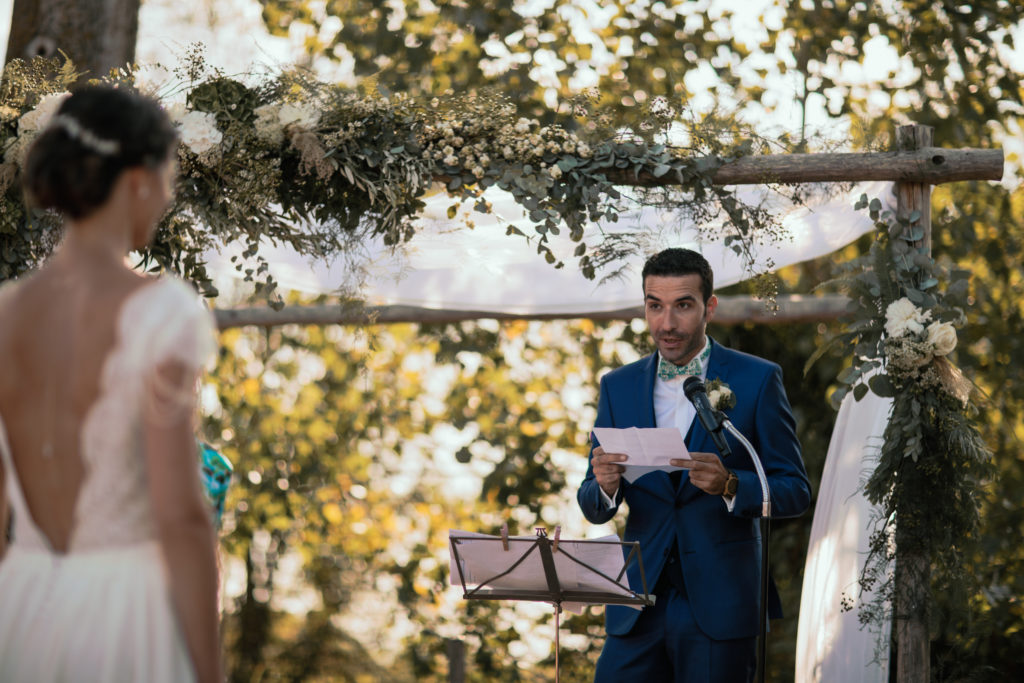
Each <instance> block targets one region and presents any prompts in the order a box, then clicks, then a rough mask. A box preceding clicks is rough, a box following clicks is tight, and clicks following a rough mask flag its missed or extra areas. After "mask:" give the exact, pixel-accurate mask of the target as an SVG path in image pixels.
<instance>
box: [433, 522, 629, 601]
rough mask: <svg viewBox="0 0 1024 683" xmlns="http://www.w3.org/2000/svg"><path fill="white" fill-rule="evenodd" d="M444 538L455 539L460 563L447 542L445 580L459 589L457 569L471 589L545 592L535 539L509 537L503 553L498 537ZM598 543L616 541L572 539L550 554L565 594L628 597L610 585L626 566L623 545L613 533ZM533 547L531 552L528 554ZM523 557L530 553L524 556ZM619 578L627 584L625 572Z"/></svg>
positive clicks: (453, 532)
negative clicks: (483, 586)
mask: <svg viewBox="0 0 1024 683" xmlns="http://www.w3.org/2000/svg"><path fill="white" fill-rule="evenodd" d="M448 535H449V537H450V538H455V539H458V540H459V542H458V548H459V560H460V563H459V565H458V566H457V565H456V560H455V552H454V550H453V549H452V546H451V544H449V548H448V552H449V582H450V583H451V584H452V585H455V586H459V585H462V582H461V580H460V578H459V576H460V575H459V569H460V567H461V570H462V576H463V577H464V578H465V580H466V588H474V587H476V586H479V585H480V584H482V583H485V582H486V584H487V585H486V588H498V589H513V590H515V589H519V590H543V591H546V590H547V589H548V581H547V576H546V575H545V574H544V565H543V563H542V561H541V557H540V551H539V550H538V549H536V536H510V537H509V539H508V546H509V549H508V550H505V549H504V548H503V547H502V545H501V537H500V536H491V535H488V534H479V533H474V532H471V531H461V530H458V529H449V531H448ZM596 540H600V541H615V543H614V544H612V543H607V544H601V543H588V542H582V541H572V540H560V541H559V542H558V552H556V553H554V554H553V555H552V557H553V559H554V561H555V571H556V573H557V574H558V580H559V585H560V586H561V587H562V588H563V589H566V590H594V591H601V592H605V593H612V594H618V595H623V596H630V595H632V592H631V591H629V590H628V589H626V588H622V587H619V586H616V585H615V581H614V580H615V579H618V578H619V573H620V572H622V570H623V567H624V565H625V560H624V558H623V556H622V546H621V545H619V544H618V541H619V537H618V536H615V535H611V536H604V537H602V538H600V539H596ZM531 548H533V550H532V552H531V550H530V549H531ZM527 553H529V554H528V555H527ZM566 553H568V554H570V555H572V556H573V557H575V558H576V559H577V560H579V561H580V562H584V563H586V564H587V565H589V566H590V567H593V569H594V570H597V571H600V572H601V573H603V574H605V575H606V576H608V577H609V578H611V579H612V580H611V581H609V580H608V579H606V578H604V577H602V576H601V575H600V574H597V573H595V572H594V571H592V570H590V569H588V568H586V567H583V566H581V565H580V564H579V563H578V562H575V561H573V560H572V559H571V558H570V557H568V555H566ZM524 555H526V558H525V559H524V560H523V562H521V563H520V564H519V565H518V566H517V567H516V568H515V569H513V570H512V571H511V572H509V573H508V574H506V575H505V576H502V577H501V578H495V577H497V576H498V575H500V574H502V573H504V572H506V571H508V569H509V567H511V566H512V565H513V564H515V563H516V562H517V561H518V560H519V559H520V558H522V557H523V556H524ZM619 580H620V581H621V582H622V583H623V584H626V576H625V574H623V575H622V577H621V579H619ZM562 606H563V608H565V609H567V610H569V611H572V612H575V613H577V614H578V613H579V612H580V611H581V610H582V607H583V605H581V604H578V603H571V604H570V603H563V604H562Z"/></svg>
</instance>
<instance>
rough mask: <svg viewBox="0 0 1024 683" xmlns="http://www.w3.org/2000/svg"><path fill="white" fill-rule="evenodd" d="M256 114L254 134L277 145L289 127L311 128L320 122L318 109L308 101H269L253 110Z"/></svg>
mask: <svg viewBox="0 0 1024 683" xmlns="http://www.w3.org/2000/svg"><path fill="white" fill-rule="evenodd" d="M253 113H255V114H256V122H255V124H254V127H255V129H256V135H257V136H258V137H259V138H260V139H261V140H263V141H265V142H269V143H271V144H274V145H279V144H281V142H282V141H283V140H284V134H285V131H286V130H288V129H289V128H290V127H295V128H297V129H301V130H312V129H313V128H315V127H316V125H317V124H318V123H320V110H319V109H317V108H316V107H315V106H314V105H313V104H311V103H309V102H287V103H284V104H280V103H276V102H275V103H271V104H265V105H263V106H262V107H257V108H256V109H254V110H253Z"/></svg>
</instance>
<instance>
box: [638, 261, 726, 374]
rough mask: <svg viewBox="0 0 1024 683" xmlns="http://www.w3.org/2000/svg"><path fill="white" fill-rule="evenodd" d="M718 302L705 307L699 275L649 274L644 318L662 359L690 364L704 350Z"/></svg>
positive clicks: (646, 283)
mask: <svg viewBox="0 0 1024 683" xmlns="http://www.w3.org/2000/svg"><path fill="white" fill-rule="evenodd" d="M717 306H718V299H717V298H716V297H715V296H712V297H711V298H710V299H708V303H707V306H705V305H704V294H703V292H702V291H701V278H700V275H697V274H691V275H649V276H647V279H646V280H644V317H646V318H647V327H648V329H649V330H650V331H651V338H652V339H653V340H654V343H655V344H656V345H657V347H658V351H660V352H661V355H662V357H663V358H664V359H665V360H667V361H669V362H671V363H675V364H676V365H683V364H684V363H687V362H689V361H690V359H691V358H693V357H694V356H695V355H697V353H698V352H699V351H700V350H701V349H702V348H703V347H704V341H705V337H704V328H705V327H706V326H707V323H708V321H710V320H711V318H712V317H713V316H714V314H715V307H717Z"/></svg>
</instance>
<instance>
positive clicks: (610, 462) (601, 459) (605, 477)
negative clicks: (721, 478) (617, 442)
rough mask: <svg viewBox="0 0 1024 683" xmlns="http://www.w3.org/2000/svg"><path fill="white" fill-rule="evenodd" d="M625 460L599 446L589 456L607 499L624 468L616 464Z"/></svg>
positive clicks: (613, 491) (595, 475) (617, 485)
mask: <svg viewBox="0 0 1024 683" xmlns="http://www.w3.org/2000/svg"><path fill="white" fill-rule="evenodd" d="M626 458H627V456H626V455H625V454H623V453H605V452H604V449H603V448H601V447H600V446H598V447H597V448H595V449H594V452H593V454H592V455H591V459H590V466H591V467H592V468H593V469H594V479H597V483H598V485H599V486H600V487H601V489H602V490H603V491H604V492H605V493H606V494H608V497H609V498H610V497H612V496H614V495H615V492H616V491H618V490H619V481H620V480H621V479H622V473H623V472H624V471H625V469H626V468H625V467H623V466H622V465H620V464H618V463H620V462H625V461H626ZM723 486H724V484H723Z"/></svg>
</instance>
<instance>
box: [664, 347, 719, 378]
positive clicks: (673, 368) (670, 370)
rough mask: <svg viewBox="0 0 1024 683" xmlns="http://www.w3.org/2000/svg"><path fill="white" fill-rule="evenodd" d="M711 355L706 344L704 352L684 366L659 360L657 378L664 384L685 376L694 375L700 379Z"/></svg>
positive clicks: (709, 348)
mask: <svg viewBox="0 0 1024 683" xmlns="http://www.w3.org/2000/svg"><path fill="white" fill-rule="evenodd" d="M710 355H711V345H710V344H708V345H706V346H705V347H704V350H703V351H702V352H701V353H700V354H698V355H697V356H695V357H694V358H693V360H691V361H690V362H689V363H687V364H686V365H676V364H675V363H670V362H669V361H667V360H665V359H664V358H661V359H660V360H659V361H658V377H660V378H662V379H663V380H665V381H666V382H669V381H671V380H673V379H675V378H676V377H684V376H686V375H694V376H696V377H700V375H701V373H702V372H703V371H704V363H705V361H707V359H708V356H710Z"/></svg>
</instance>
